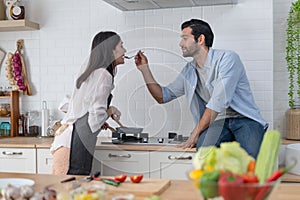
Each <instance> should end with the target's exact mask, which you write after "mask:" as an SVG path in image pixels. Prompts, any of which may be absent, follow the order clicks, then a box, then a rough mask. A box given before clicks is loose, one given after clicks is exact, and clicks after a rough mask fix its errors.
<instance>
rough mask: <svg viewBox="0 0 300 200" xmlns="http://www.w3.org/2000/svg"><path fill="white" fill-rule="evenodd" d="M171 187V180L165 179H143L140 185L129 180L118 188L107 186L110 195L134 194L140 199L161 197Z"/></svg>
mask: <svg viewBox="0 0 300 200" xmlns="http://www.w3.org/2000/svg"><path fill="white" fill-rule="evenodd" d="M170 185H171V181H170V180H164V179H143V180H142V182H140V183H131V182H130V180H127V181H126V182H124V183H121V184H120V185H119V186H118V187H114V186H111V185H107V187H108V194H109V195H112V194H121V193H122V194H124V193H132V194H134V195H135V196H138V197H147V196H152V195H160V194H161V193H163V192H164V191H165V190H166V189H167V188H168V187H169V186H170Z"/></svg>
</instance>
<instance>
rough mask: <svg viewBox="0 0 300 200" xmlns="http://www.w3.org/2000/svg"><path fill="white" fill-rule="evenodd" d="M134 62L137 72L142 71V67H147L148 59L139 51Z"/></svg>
mask: <svg viewBox="0 0 300 200" xmlns="http://www.w3.org/2000/svg"><path fill="white" fill-rule="evenodd" d="M134 61H135V64H136V66H137V68H138V69H139V70H142V68H143V67H144V66H148V59H147V57H146V56H145V55H144V54H143V53H142V51H141V50H140V51H138V52H137V54H136V56H135V57H134Z"/></svg>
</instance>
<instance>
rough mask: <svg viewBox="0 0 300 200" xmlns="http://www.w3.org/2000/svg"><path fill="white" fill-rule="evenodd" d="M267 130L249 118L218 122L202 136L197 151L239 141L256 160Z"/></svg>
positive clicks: (228, 119)
mask: <svg viewBox="0 0 300 200" xmlns="http://www.w3.org/2000/svg"><path fill="white" fill-rule="evenodd" d="M266 129H267V128H264V127H263V126H262V125H261V124H260V123H258V122H256V121H254V120H252V119H249V118H247V117H237V118H227V119H221V120H217V121H215V122H213V123H212V124H211V125H210V126H209V128H207V129H206V130H205V131H203V132H202V133H201V134H200V137H199V138H198V142H197V150H198V148H199V147H201V146H211V145H215V146H217V147H219V146H220V144H221V143H222V142H230V141H237V142H239V143H240V145H241V147H242V148H244V149H245V150H246V151H247V152H248V154H249V155H251V156H252V157H253V158H255V159H256V157H257V154H258V152H259V148H260V145H261V142H262V139H263V137H264V133H265V132H266Z"/></svg>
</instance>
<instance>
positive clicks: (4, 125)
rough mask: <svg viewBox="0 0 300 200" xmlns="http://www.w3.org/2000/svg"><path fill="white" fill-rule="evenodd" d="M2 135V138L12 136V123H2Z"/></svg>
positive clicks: (0, 127) (0, 132) (0, 130)
mask: <svg viewBox="0 0 300 200" xmlns="http://www.w3.org/2000/svg"><path fill="white" fill-rule="evenodd" d="M0 134H1V136H10V123H9V122H1V124H0Z"/></svg>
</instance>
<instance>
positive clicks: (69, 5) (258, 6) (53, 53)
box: [0, 0, 286, 135]
mask: <svg viewBox="0 0 300 200" xmlns="http://www.w3.org/2000/svg"><path fill="white" fill-rule="evenodd" d="M277 1H278V2H279V1H282V2H283V1H284V0H277ZM25 3H26V4H25V6H26V18H28V19H30V20H31V21H34V22H38V23H39V24H40V30H38V31H28V32H1V33H0V48H1V49H3V50H5V51H6V52H14V51H15V48H16V44H15V43H16V41H17V39H20V38H23V39H24V42H25V58H26V64H27V67H28V74H29V77H30V78H29V80H30V83H31V85H32V88H33V92H34V95H33V96H30V97H28V96H22V97H21V110H22V111H23V112H25V111H28V110H40V109H41V102H42V101H43V100H45V101H47V102H48V106H49V108H50V109H51V111H52V113H53V114H54V115H55V118H61V117H62V116H63V115H62V113H60V112H59V111H58V110H57V107H58V104H59V102H60V101H61V100H62V99H63V97H64V96H65V95H66V94H70V93H71V89H72V87H73V82H74V80H75V77H76V73H77V72H78V71H79V69H80V67H81V66H82V65H84V63H85V62H86V59H87V56H88V55H89V50H90V45H91V40H92V38H93V36H94V35H95V34H96V33H97V32H99V31H102V30H113V31H116V32H118V33H119V34H120V35H121V37H122V39H123V41H124V46H125V47H126V49H127V52H128V55H133V54H135V52H136V51H138V50H139V49H142V50H143V51H144V52H145V54H146V55H147V56H148V58H149V62H150V67H151V69H152V70H153V73H154V75H155V78H156V80H157V81H158V82H160V83H161V84H163V85H165V84H168V83H169V82H170V81H172V80H173V79H174V78H175V77H176V75H177V74H178V72H179V71H180V70H181V69H182V68H183V66H184V65H185V63H186V62H187V60H185V59H183V57H182V56H181V50H180V48H179V40H180V25H181V23H182V22H183V21H185V20H189V19H191V18H201V19H204V20H205V21H207V22H209V23H210V24H211V26H212V28H213V31H214V33H215V41H214V45H213V47H214V48H221V49H231V50H234V51H236V52H237V53H238V54H239V55H240V57H241V59H242V61H243V63H244V64H245V67H246V69H247V73H248V78H249V80H250V82H251V87H252V90H253V92H254V96H255V100H256V103H257V105H258V106H259V108H260V109H261V113H262V115H263V117H264V118H265V119H266V120H267V121H269V122H270V125H271V126H270V127H271V128H272V127H273V126H274V124H273V123H274V122H275V121H274V119H275V120H276V123H279V121H280V120H282V119H277V116H274V113H277V112H280V111H278V110H276V109H275V110H274V111H273V108H274V106H273V95H274V89H273V88H274V84H273V73H274V68H273V20H274V18H275V17H273V9H272V8H273V1H272V0H264V1H261V0H252V1H246V0H240V1H239V4H237V5H226V6H225V5H223V6H205V7H193V8H176V9H160V10H147V11H130V12H122V11H120V10H118V9H116V8H114V7H112V6H110V5H109V4H107V3H105V2H103V1H101V0H88V1H80V0H73V1H71V0H69V1H61V0H51V1H50V0H43V1H40V0H31V1H25ZM284 4H285V3H284ZM274 8H276V9H279V8H278V7H277V6H274ZM284 12H286V11H284ZM275 77H276V76H275ZM5 84H8V83H7V81H6V78H5V67H4V64H3V65H2V67H1V80H0V85H5ZM113 95H114V98H113V102H112V103H113V104H114V105H116V106H117V107H118V108H119V109H120V110H121V112H122V117H121V121H122V122H123V124H125V125H127V126H139V127H144V131H145V132H149V133H150V134H152V135H159V134H167V132H168V131H174V132H178V133H179V134H183V135H188V134H189V133H190V132H191V130H192V129H193V127H194V125H193V122H192V118H191V116H190V112H189V109H188V107H187V105H186V101H185V98H184V97H183V98H180V99H178V100H177V101H174V102H172V103H168V104H165V105H158V104H157V103H156V102H155V101H154V100H153V98H152V97H151V96H150V94H149V92H148V91H147V88H146V86H145V84H144V82H143V79H142V76H141V74H140V72H139V71H138V70H137V69H136V68H135V65H134V62H133V60H129V61H126V64H125V65H123V66H119V68H118V74H117V76H116V78H115V90H114V92H113ZM111 124H112V125H113V126H117V125H116V124H114V123H113V122H111ZM274 127H277V125H276V126H274ZM280 128H281V127H280Z"/></svg>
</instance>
